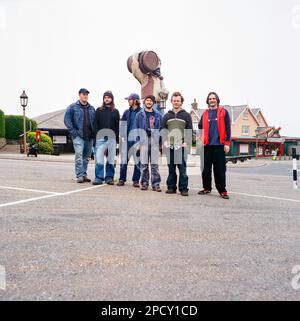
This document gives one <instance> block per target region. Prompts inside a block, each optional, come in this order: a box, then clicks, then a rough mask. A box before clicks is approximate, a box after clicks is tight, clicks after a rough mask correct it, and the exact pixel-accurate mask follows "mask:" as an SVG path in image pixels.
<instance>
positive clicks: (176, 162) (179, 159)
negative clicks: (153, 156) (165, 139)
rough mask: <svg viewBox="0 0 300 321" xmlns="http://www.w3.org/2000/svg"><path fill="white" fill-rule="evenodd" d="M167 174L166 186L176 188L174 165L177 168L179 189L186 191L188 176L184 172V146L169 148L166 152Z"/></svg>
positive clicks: (171, 188)
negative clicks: (174, 148) (176, 148)
mask: <svg viewBox="0 0 300 321" xmlns="http://www.w3.org/2000/svg"><path fill="white" fill-rule="evenodd" d="M167 160H168V167H169V176H168V179H167V186H168V189H170V190H177V174H176V167H177V168H178V170H179V184H178V187H179V191H180V192H186V191H188V190H189V189H188V184H189V177H188V176H187V173H186V153H185V149H184V148H180V149H178V150H173V149H170V153H167Z"/></svg>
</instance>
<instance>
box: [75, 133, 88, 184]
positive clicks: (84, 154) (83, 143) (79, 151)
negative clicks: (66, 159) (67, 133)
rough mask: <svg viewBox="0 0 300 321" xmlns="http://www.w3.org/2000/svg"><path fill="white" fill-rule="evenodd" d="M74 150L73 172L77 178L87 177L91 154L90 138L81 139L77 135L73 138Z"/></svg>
mask: <svg viewBox="0 0 300 321" xmlns="http://www.w3.org/2000/svg"><path fill="white" fill-rule="evenodd" d="M73 146H74V150H75V174H76V177H77V178H81V177H87V167H88V163H89V157H90V156H91V154H92V146H93V140H92V139H83V138H81V137H79V136H77V137H76V138H74V139H73Z"/></svg>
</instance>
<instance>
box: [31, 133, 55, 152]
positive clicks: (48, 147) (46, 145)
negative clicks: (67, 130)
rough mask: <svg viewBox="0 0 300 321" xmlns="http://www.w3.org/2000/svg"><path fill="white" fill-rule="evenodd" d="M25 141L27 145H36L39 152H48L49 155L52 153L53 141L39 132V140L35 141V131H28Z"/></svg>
mask: <svg viewBox="0 0 300 321" xmlns="http://www.w3.org/2000/svg"><path fill="white" fill-rule="evenodd" d="M27 141H28V143H29V145H36V146H37V149H38V152H39V153H40V154H49V155H51V154H52V153H53V143H52V140H51V138H50V137H49V136H48V135H46V134H44V133H41V140H40V141H39V142H36V141H35V132H30V133H28V134H27Z"/></svg>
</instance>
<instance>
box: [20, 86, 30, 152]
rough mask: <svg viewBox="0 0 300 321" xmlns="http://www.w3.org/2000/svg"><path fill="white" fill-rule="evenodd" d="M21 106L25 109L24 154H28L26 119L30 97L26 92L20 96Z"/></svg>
mask: <svg viewBox="0 0 300 321" xmlns="http://www.w3.org/2000/svg"><path fill="white" fill-rule="evenodd" d="M20 101H21V106H22V107H23V132H24V154H26V153H27V148H26V117H25V108H26V106H27V104H28V96H27V95H26V93H25V90H23V93H22V95H21V96H20Z"/></svg>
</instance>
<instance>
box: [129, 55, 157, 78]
mask: <svg viewBox="0 0 300 321" xmlns="http://www.w3.org/2000/svg"><path fill="white" fill-rule="evenodd" d="M159 64H160V60H159V58H158V56H157V54H156V53H155V52H154V51H142V52H140V53H139V65H140V69H141V71H142V72H143V73H144V74H148V73H151V72H153V71H154V70H156V69H157V68H158V67H159ZM131 65H132V56H130V57H129V58H128V59H127V68H128V70H129V72H131V73H132V70H131Z"/></svg>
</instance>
